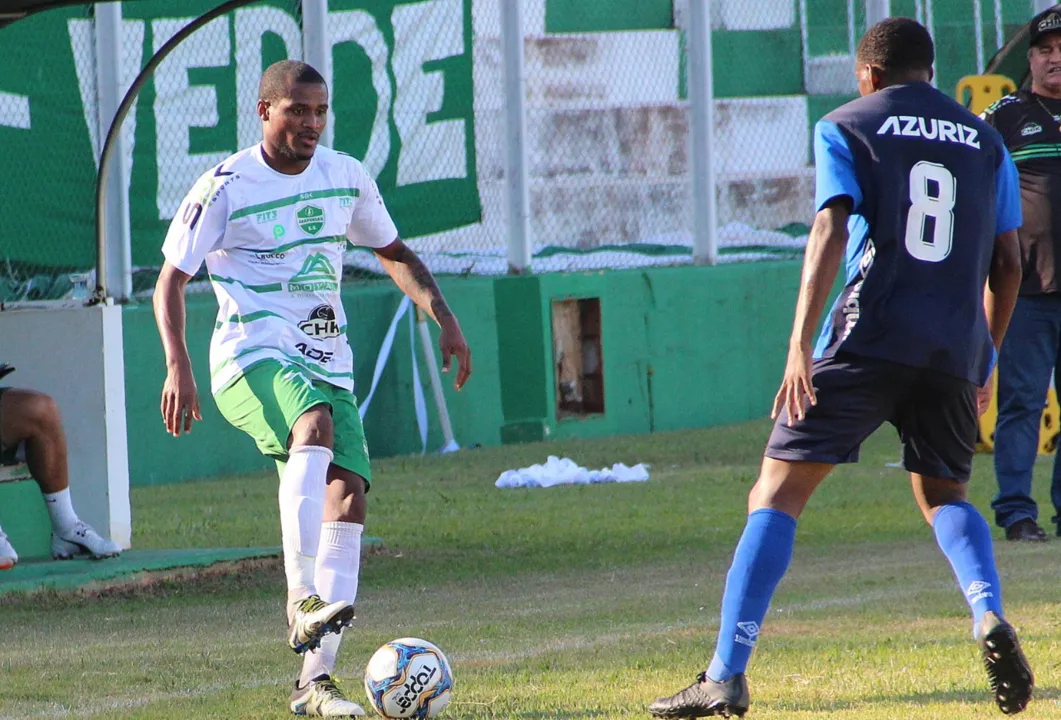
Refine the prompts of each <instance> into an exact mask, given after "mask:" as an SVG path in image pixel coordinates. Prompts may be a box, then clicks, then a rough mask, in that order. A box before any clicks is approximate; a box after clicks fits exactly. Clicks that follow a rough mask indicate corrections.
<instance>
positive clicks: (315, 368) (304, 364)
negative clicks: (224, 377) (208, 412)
mask: <svg viewBox="0 0 1061 720" xmlns="http://www.w3.org/2000/svg"><path fill="white" fill-rule="evenodd" d="M266 351H268V352H272V353H276V354H277V355H282V356H283V357H284V358H285V359H286V360H287V361H288V362H290V363H291V364H293V365H298V366H299V367H301V368H303V369H305V370H310V371H312V372H315V373H317V374H318V375H323V376H324V377H330V378H350V379H351V380H353V379H354V373H353V372H332V371H330V370H325V369H324V368H322V367H321V366H320V365H317V364H316V363H311V362H309V361H308V360H306V359H305V358H302V357H299V356H298V355H290V354H288V353H286V352H284V351H283V350H281V349H279V348H275V347H267V346H265V345H256V346H254V347H249V348H244V349H243V350H240V351H239V352H238V353H236V354H235V355H233V356H232V357H230V358H228V359H226V360H223V361H222V362H221V364H220V365H218V366H217V367H216V368H214V369H213V370H211V371H210V377H211V378H215V377H217V376H218V374H219V373H220V372H221V371H222V370H224V369H225V368H227V367H228V366H229V365H231V364H232V363H234V362H235V361H236V360H239V359H240V358H243V357H245V356H247V355H252V354H254V353H258V352H266Z"/></svg>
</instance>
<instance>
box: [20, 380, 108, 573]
mask: <svg viewBox="0 0 1061 720" xmlns="http://www.w3.org/2000/svg"><path fill="white" fill-rule="evenodd" d="M13 370H14V368H12V367H11V366H9V365H0V378H2V377H3V376H5V375H7V374H9V373H11V372H12V371H13ZM20 462H25V463H26V465H27V466H28V467H29V472H30V475H31V476H32V477H33V479H34V480H36V481H37V485H39V486H40V489H41V494H42V495H43V496H44V504H45V506H46V507H47V508H48V515H49V516H50V517H51V521H52V557H53V558H55V559H56V560H69V559H70V558H72V557H75V556H78V555H87V556H89V557H93V558H106V557H113V556H115V555H119V554H120V553H121V551H122V549H121V548H120V547H119V546H118V544H117V543H115V542H112V541H110V540H106V539H104V538H103V537H101V536H100V535H99V534H98V533H97V532H96V531H95V530H93V529H92V528H90V527H89V526H88V525H86V524H85V523H83V522H82V521H81V519H80V518H78V516H77V513H76V512H74V506H73V503H71V501H70V482H69V478H68V476H67V467H68V466H67V460H66V434H65V433H64V432H63V423H62V418H61V417H60V415H59V408H58V406H57V405H56V404H55V400H53V399H52V398H51V397H49V396H48V395H45V394H44V393H39V392H34V391H33V390H22V389H19V388H7V387H0V465H14V464H16V463H20ZM17 562H18V553H16V552H15V548H13V547H12V546H11V542H10V541H9V540H8V538H7V535H5V534H4V531H3V530H2V529H0V570H8V569H10V568H12V567H14V565H15V563H17Z"/></svg>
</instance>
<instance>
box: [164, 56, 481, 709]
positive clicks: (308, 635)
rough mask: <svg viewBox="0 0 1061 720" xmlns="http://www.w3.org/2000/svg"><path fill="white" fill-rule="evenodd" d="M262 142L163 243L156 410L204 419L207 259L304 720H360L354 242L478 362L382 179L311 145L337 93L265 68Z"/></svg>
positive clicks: (450, 351) (239, 158)
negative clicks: (200, 352) (191, 292)
mask: <svg viewBox="0 0 1061 720" xmlns="http://www.w3.org/2000/svg"><path fill="white" fill-rule="evenodd" d="M259 97H260V99H259V101H258V106H257V110H258V115H259V116H260V117H261V119H262V136H263V139H262V142H261V143H260V144H258V145H255V146H254V147H250V148H247V149H246V150H243V151H241V152H238V153H236V154H235V155H232V156H231V157H229V158H228V159H227V160H225V161H224V162H222V163H221V164H220V165H218V166H216V167H214V168H211V169H210V170H209V171H207V172H206V173H204V174H203V176H202V177H201V178H200V179H199V181H198V182H197V183H196V184H195V186H194V187H193V188H192V190H191V192H189V193H188V196H187V197H186V198H185V200H184V202H183V203H182V204H181V206H180V209H179V210H178V212H177V215H176V217H175V218H174V219H173V222H172V224H171V226H170V229H169V233H168V234H167V236H166V240H165V243H164V245H163V248H162V252H163V255H164V256H165V263H164V265H163V267H162V272H161V274H160V275H159V279H158V284H157V285H156V288H155V296H154V305H155V317H156V320H157V321H158V327H159V332H160V334H161V337H162V344H163V346H164V348H165V352H166V366H167V374H166V381H165V385H164V386H163V389H162V416H163V419H164V421H165V424H166V429H167V430H168V431H169V432H170V433H171V434H173V435H174V436H179V435H180V434H181V432H182V431H183V432H190V431H191V427H192V422H193V420H201V419H202V417H201V415H200V413H199V399H198V394H197V389H196V385H195V380H194V378H193V376H192V366H191V360H190V358H189V356H188V348H187V344H186V342H185V336H184V332H185V312H184V309H185V306H184V290H185V286H186V285H187V283H188V281H189V280H190V279H191V278H192V276H194V275H195V274H196V273H197V272H198V270H199V268H200V267H201V265H202V263H203V262H204V261H205V262H206V267H207V271H208V273H209V277H210V281H211V284H212V285H213V288H214V292H215V293H216V295H217V300H218V303H219V305H220V310H219V312H218V317H217V324H216V329H215V331H214V334H213V338H212V341H211V344H210V375H211V391H212V394H213V395H214V399H215V401H216V403H217V406H218V409H219V410H220V411H221V413H222V415H224V417H225V418H226V419H227V420H228V421H229V422H230V423H231V424H232V425H234V426H235V427H237V428H239V429H241V430H243V431H245V432H246V433H247V434H249V435H250V436H251V437H252V438H254V441H255V442H256V443H257V445H258V448H259V450H260V451H261V452H262V453H263V454H264V455H266V456H268V457H271V458H274V459H275V460H276V463H277V467H278V470H279V473H280V492H279V500H280V521H281V522H280V524H281V533H282V536H283V549H284V568H285V571H286V575H287V586H288V603H287V607H288V623H289V627H290V635H289V641H288V642H289V645H290V647H291V648H292V649H293V650H295V651H296V652H297V653H300V654H304V657H303V668H302V674H301V676H300V678H299V679H298V680H297V681H296V683H295V688H294V690H293V692H292V695H291V700H290V708H291V711H292V712H294V713H295V714H298V715H314V716H319V717H350V716H358V715H363V714H364V711H363V710H362V708H361V707H360V706H358V705H357V704H356V703H354V702H352V701H350V700H349V699H347V698H346V697H345V696H344V695H343V694H342V692H341V691H340V690H339V689H338V688H337V687H336V684H335V682H334V680H333V679H332V676H331V675H332V670H333V669H334V665H335V658H336V653H337V651H338V647H339V640H340V638H341V633H342V630H343V628H344V627H346V626H347V625H349V624H350V623H351V622H352V621H353V618H354V614H353V603H354V600H355V597H356V595H357V583H358V571H359V567H360V553H361V533H362V530H363V528H364V521H365V493H366V492H367V491H368V489H369V485H370V482H371V479H372V475H371V470H370V467H369V457H368V446H367V444H366V443H365V435H364V429H363V428H362V425H361V418H360V415H359V414H358V411H357V406H356V401H355V398H354V395H353V353H352V352H351V349H350V346H349V343H348V342H347V337H346V322H347V321H346V315H345V312H344V311H343V305H342V302H341V299H340V295H339V285H340V277H341V275H340V274H341V272H342V256H343V251H344V250H345V248H346V246H347V244H348V243H352V244H355V245H363V246H367V247H370V248H372V249H373V250H374V251H375V253H376V256H377V257H378V258H379V259H380V262H381V263H382V265H383V267H384V269H385V270H386V271H387V272H388V273H389V274H390V276H391V277H392V278H393V279H394V282H395V283H396V284H397V285H398V287H399V288H400V289H401V290H402V291H403V292H404V293H405V294H406V295H408V296H409V297H410V298H412V300H413V301H415V302H416V304H417V305H418V306H420V307H421V308H423V309H424V311H425V312H427V313H428V314H429V315H430V316H431V317H432V318H433V319H434V320H435V322H437V323H438V325H439V326H440V328H441V336H440V338H439V344H440V349H441V352H442V357H443V370H444V371H445V370H448V369H449V367H450V362H451V358H453V357H456V359H457V363H458V369H457V377H456V387H457V389H458V390H460V388H461V387H462V386H463V385H464V383H465V382H466V381H467V379H468V376H469V375H470V374H471V364H470V362H471V354H470V351H469V350H468V346H467V343H466V342H465V340H464V335H463V333H462V332H461V329H460V325H459V323H458V322H457V319H456V317H455V316H454V315H453V313H452V312H451V311H450V309H449V307H448V306H447V305H446V301H445V299H444V298H443V297H442V293H441V292H440V291H439V289H438V285H436V283H435V280H434V278H433V277H432V275H431V273H430V271H429V270H428V269H427V267H426V266H425V265H424V264H423V262H422V261H421V260H420V259H419V258H418V257H417V256H416V254H415V253H414V252H413V251H412V250H410V249H409V248H408V247H407V246H406V245H405V244H404V243H403V242H402V241H401V240H400V239H399V238H398V232H397V229H396V228H395V225H394V222H393V221H392V220H391V218H390V215H389V214H388V213H387V209H386V207H385V206H384V204H383V199H382V198H381V197H380V194H379V189H378V188H377V187H376V183H375V181H373V179H372V178H371V177H370V176H369V175H368V173H367V172H366V171H365V168H364V167H363V166H362V165H361V163H360V162H358V161H357V160H355V159H354V158H352V157H350V156H348V155H345V154H343V153H340V152H336V151H334V150H331V149H329V148H325V147H320V146H319V145H318V140H319V138H320V133H321V131H322V130H323V128H324V125H325V122H326V119H327V114H328V88H327V86H326V84H325V82H324V79H323V78H322V77H321V75H320V74H319V73H318V72H317V71H316V70H314V69H313V68H312V67H310V66H309V65H306V64H305V63H301V62H294V61H284V62H280V63H276V64H274V65H272V66H270V67H269V68H267V69H266V71H265V72H264V73H263V75H262V79H261V87H260V94H259Z"/></svg>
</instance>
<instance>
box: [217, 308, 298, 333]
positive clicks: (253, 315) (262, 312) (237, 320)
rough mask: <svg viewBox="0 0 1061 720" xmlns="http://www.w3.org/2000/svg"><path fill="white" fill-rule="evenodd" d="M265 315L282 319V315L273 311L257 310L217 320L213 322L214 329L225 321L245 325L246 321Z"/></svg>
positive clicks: (249, 321)
mask: <svg viewBox="0 0 1061 720" xmlns="http://www.w3.org/2000/svg"><path fill="white" fill-rule="evenodd" d="M267 317H278V318H281V319H282V318H283V315H280V314H278V313H274V312H273V311H272V310H259V311H258V312H252V313H247V314H246V315H233V316H232V317H230V318H229V319H228V320H224V321H222V320H218V321H217V322H216V323H214V329H215V330H217V329H218V328H220V327H221V326H222V325H224V324H225V323H239V324H241V325H245V324H247V323H252V322H254V321H255V320H261V319H262V318H267Z"/></svg>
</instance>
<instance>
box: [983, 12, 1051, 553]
mask: <svg viewBox="0 0 1061 720" xmlns="http://www.w3.org/2000/svg"><path fill="white" fill-rule="evenodd" d="M1028 30H1029V35H1028V36H1029V40H1030V45H1031V47H1030V49H1029V51H1028V63H1029V67H1030V70H1031V78H1032V81H1031V88H1030V89H1025V90H1020V91H1018V92H1016V93H1014V94H1012V95H1009V96H1007V97H1005V98H1002V99H1001V100H999V101H998V102H996V103H995V104H994V105H992V106H991V107H989V108H988V109H987V110H986V111H985V112H984V114H983V118H984V120H986V121H987V122H988V123H989V124H991V125H993V126H994V127H995V129H997V130H998V131H999V133H1001V135H1002V138H1003V140H1004V141H1005V143H1006V146H1007V147H1008V148H1009V150H1010V153H1011V154H1012V156H1013V160H1014V161H1015V162H1016V164H1017V169H1018V171H1019V172H1020V191H1021V204H1022V207H1023V215H1024V224H1023V226H1022V227H1021V228H1020V231H1019V236H1020V249H1021V265H1022V267H1023V271H1024V276H1023V281H1022V283H1021V288H1020V297H1019V299H1018V301H1017V307H1016V309H1015V310H1014V312H1013V319H1012V321H1011V323H1010V326H1009V332H1008V333H1007V334H1006V339H1005V342H1004V343H1003V344H1002V349H1001V351H1000V353H999V362H998V422H997V425H996V428H995V472H996V474H997V476H998V495H997V496H996V497H995V500H994V502H992V503H991V506H992V507H993V508H994V510H995V522H996V523H997V524H998V525H999V526H1000V527H1004V528H1005V529H1006V537H1007V538H1008V539H1010V540H1030V541H1041V540H1046V533H1045V532H1044V531H1043V529H1042V528H1041V527H1040V526H1039V524H1038V514H1039V512H1038V508H1037V507H1036V504H1035V500H1033V499H1032V496H1031V486H1032V468H1033V466H1034V464H1035V457H1036V455H1037V453H1038V448H1039V427H1040V418H1041V417H1042V413H1043V407H1044V405H1045V401H1046V393H1047V389H1048V388H1049V385H1050V377H1051V373H1053V374H1055V375H1056V374H1057V371H1058V369H1059V368H1061V277H1059V275H1058V271H1059V270H1061V268H1059V267H1058V265H1059V264H1061V215H1058V217H1056V218H1055V217H1054V215H1055V212H1054V210H1055V208H1058V209H1061V11H1058V10H1055V9H1050V10H1047V11H1045V12H1043V13H1041V14H1039V15H1037V16H1036V17H1035V18H1033V19H1032V21H1031V24H1030V25H1029V28H1028ZM1050 495H1051V499H1052V500H1053V504H1054V509H1055V516H1054V518H1053V521H1054V522H1055V523H1058V522H1059V519H1061V457H1059V459H1057V460H1055V462H1054V470H1053V482H1052V485H1051V491H1050ZM1058 534H1059V535H1061V524H1059V525H1058Z"/></svg>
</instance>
